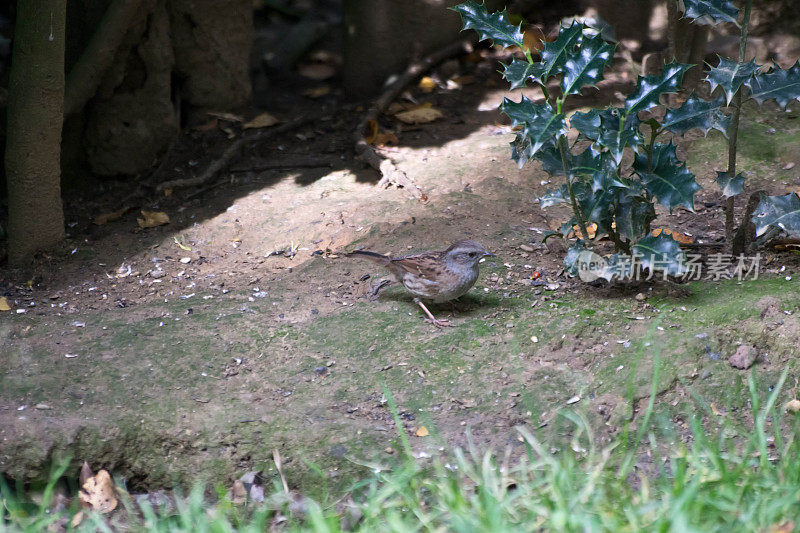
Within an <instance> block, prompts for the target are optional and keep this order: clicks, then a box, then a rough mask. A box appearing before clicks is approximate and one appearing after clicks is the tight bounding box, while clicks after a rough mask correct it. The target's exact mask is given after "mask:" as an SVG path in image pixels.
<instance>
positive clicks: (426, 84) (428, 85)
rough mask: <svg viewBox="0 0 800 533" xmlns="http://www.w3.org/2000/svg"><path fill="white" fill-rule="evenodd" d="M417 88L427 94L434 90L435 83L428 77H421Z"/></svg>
mask: <svg viewBox="0 0 800 533" xmlns="http://www.w3.org/2000/svg"><path fill="white" fill-rule="evenodd" d="M417 87H419V88H420V89H421V90H422V92H424V93H429V92H431V91H433V90H434V89H435V88H436V81H434V79H433V78H431V77H430V76H423V77H422V79H421V80H419V83H418V84H417Z"/></svg>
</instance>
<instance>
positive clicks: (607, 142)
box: [595, 107, 643, 165]
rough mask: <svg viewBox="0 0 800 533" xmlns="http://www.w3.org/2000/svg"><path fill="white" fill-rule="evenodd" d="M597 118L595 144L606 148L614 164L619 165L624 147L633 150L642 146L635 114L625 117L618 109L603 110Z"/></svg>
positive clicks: (638, 121) (638, 122) (637, 119)
mask: <svg viewBox="0 0 800 533" xmlns="http://www.w3.org/2000/svg"><path fill="white" fill-rule="evenodd" d="M599 117H600V124H601V126H600V129H599V136H598V138H597V142H596V143H595V144H596V145H597V146H599V147H602V148H606V149H607V150H608V153H609V154H611V157H612V158H613V159H614V162H615V163H616V164H617V165H619V164H620V162H621V161H622V154H623V152H624V150H625V147H626V146H630V147H632V148H634V149H635V148H636V147H638V146H639V145H640V144H642V142H643V140H642V135H641V133H639V124H640V123H641V121H640V120H639V118H638V117H637V116H636V113H631V114H628V115H627V116H626V115H625V113H624V112H623V111H622V109H620V108H618V107H610V108H608V109H604V110H603V111H601V112H600V113H599Z"/></svg>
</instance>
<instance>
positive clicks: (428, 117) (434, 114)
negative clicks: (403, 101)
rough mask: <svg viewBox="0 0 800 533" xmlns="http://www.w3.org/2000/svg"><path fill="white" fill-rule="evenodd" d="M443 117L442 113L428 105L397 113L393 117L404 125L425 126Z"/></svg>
mask: <svg viewBox="0 0 800 533" xmlns="http://www.w3.org/2000/svg"><path fill="white" fill-rule="evenodd" d="M443 116H444V113H442V112H441V111H439V110H438V109H436V108H435V107H433V106H432V105H430V104H424V105H421V106H418V107H415V108H413V109H409V110H408V111H402V112H400V113H397V114H396V115H395V117H397V118H398V120H401V121H403V122H405V123H406V124H426V123H428V122H433V121H434V120H439V119H440V118H442V117H443Z"/></svg>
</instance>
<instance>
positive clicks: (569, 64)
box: [451, 0, 800, 280]
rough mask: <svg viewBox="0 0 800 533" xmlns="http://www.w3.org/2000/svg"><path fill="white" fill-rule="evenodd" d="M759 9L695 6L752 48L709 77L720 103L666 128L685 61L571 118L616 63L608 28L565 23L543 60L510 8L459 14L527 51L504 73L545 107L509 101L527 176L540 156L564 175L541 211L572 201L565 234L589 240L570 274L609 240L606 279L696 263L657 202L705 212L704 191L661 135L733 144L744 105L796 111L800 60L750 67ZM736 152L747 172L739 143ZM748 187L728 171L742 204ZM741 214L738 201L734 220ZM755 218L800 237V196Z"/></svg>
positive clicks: (760, 210) (691, 101)
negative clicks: (699, 196) (614, 101)
mask: <svg viewBox="0 0 800 533" xmlns="http://www.w3.org/2000/svg"><path fill="white" fill-rule="evenodd" d="M671 1H672V0H671ZM751 1H752V0H746V6H745V11H744V14H743V15H744V16H743V17H740V14H739V9H737V7H736V6H735V5H734V4H733V3H732V2H730V1H727V0H683V5H684V12H683V16H684V17H686V18H688V19H690V20H692V22H694V23H698V24H734V25H736V26H737V27H739V29H740V31H741V35H742V47H741V52H740V57H739V60H733V59H729V58H722V57H721V58H720V60H719V63H718V64H717V65H716V66H714V67H712V68H711V69H710V70H709V72H708V75H707V77H706V78H705V79H706V81H707V82H708V83H709V84H710V88H711V94H712V98H711V99H704V98H701V97H700V96H698V95H697V94H691V95H689V96H688V97H687V98H686V99H685V100H684V101H683V103H681V104H680V106H678V107H675V108H668V109H667V110H666V112H665V113H664V114H663V118H660V119H657V118H655V114H653V113H652V112H649V111H651V110H652V109H653V108H654V107H656V106H659V105H661V97H662V95H665V94H668V93H676V92H678V91H680V90H681V81H682V78H683V75H684V73H686V71H687V70H689V69H690V68H691V67H692V65H688V64H682V63H678V62H675V61H673V62H671V63H669V64H667V65H665V66H664V67H663V69H662V71H661V72H660V73H659V74H656V75H646V76H638V79H637V81H636V84H635V86H634V88H633V90H632V91H631V92H630V94H628V95H627V96H626V98H625V100H624V103H623V104H622V105H619V106H609V107H605V108H598V109H590V110H589V111H585V112H575V113H573V114H572V115H571V116H569V117H567V115H566V113H565V112H564V103H565V102H566V100H567V99H568V98H570V97H571V96H573V95H580V94H581V91H583V89H585V88H587V87H595V86H596V84H597V82H599V81H600V80H602V79H603V73H604V71H605V70H606V69H607V68H609V66H610V65H611V62H612V60H613V57H614V50H615V47H616V44H615V42H614V40H613V31H611V29H610V28H609V27H608V25H607V24H604V23H602V21H597V20H593V21H585V22H579V21H577V20H573V21H572V22H571V23H570V24H568V25H561V26H560V28H559V33H558V37H557V38H556V39H555V40H554V41H552V42H542V43H541V50H540V52H539V53H538V54H537V57H536V58H534V53H533V52H531V50H530V49H529V48H528V47H527V46H526V45H525V44H524V43H523V32H522V29H521V25H520V24H517V25H514V24H512V23H511V22H509V18H508V16H507V13H506V11H505V10H503V11H501V12H496V13H489V12H488V11H487V9H486V6H485V5H484V4H483V3H481V4H479V3H477V2H475V1H473V0H468V1H466V2H464V3H462V4H460V5H458V6H455V7H453V8H451V9H453V10H454V11H457V12H458V13H459V14H460V15H461V18H462V22H463V28H464V30H468V29H471V30H475V31H476V32H477V33H478V36H479V38H480V39H481V40H487V39H488V40H491V41H492V42H493V43H494V44H495V45H499V46H502V47H518V48H519V49H520V50H522V51H523V52H524V55H525V57H524V59H521V58H514V59H512V60H511V62H510V63H509V64H507V65H502V76H503V78H504V79H505V80H506V81H508V82H509V84H510V86H511V89H516V88H519V87H525V86H527V85H529V84H533V85H538V86H539V87H540V88H541V90H542V92H543V94H544V99H543V101H541V102H534V101H532V100H530V99H528V98H526V97H525V96H524V95H523V96H522V98H521V100H520V101H519V102H516V101H514V100H511V99H508V98H506V99H505V100H504V101H503V103H502V105H501V107H500V108H501V110H502V111H503V113H505V114H506V115H508V117H509V118H510V119H511V122H512V125H513V126H514V127H515V129H516V131H517V133H516V137H515V139H514V141H513V142H512V143H511V158H512V159H513V160H514V161H516V162H517V163H518V164H519V165H520V167H522V165H524V164H525V163H526V162H527V161H528V160H530V159H534V160H537V161H539V162H540V163H541V164H542V168H543V169H544V170H545V171H546V172H547V173H549V174H550V175H551V176H553V177H556V176H558V177H563V182H562V184H561V186H560V187H558V188H557V189H555V190H552V191H549V192H547V193H546V194H544V195H543V196H542V197H541V198H540V205H541V207H543V208H546V207H550V206H553V205H557V204H567V205H568V206H570V208H571V209H572V217H571V218H570V220H568V221H567V222H565V223H564V224H563V225H562V227H561V229H560V231H559V232H557V233H560V234H562V235H563V236H564V237H566V236H567V235H568V234H570V233H572V232H575V233H577V234H578V238H577V239H576V242H575V243H574V244H572V246H571V247H570V249H569V251H568V252H567V256H566V258H565V266H566V268H567V270H568V271H569V272H571V273H573V274H574V273H576V268H577V264H576V260H577V258H578V257H579V256H580V255H581V254H580V253H581V252H582V251H584V250H587V249H590V248H592V246H593V244H594V243H595V242H596V241H597V240H598V239H600V238H602V237H608V238H609V239H610V241H611V242H612V243H613V244H614V248H615V253H614V254H612V255H609V256H606V257H604V258H603V260H604V261H606V262H607V265H606V267H605V268H604V269H602V272H603V274H602V275H603V277H606V279H609V280H611V279H615V278H619V277H622V276H624V275H627V273H628V272H629V270H630V269H631V268H632V267H635V266H636V265H632V264H631V261H630V260H627V261H626V260H624V258H626V257H631V255H632V256H633V257H634V258H638V259H636V262H637V263H638V265H639V266H640V267H642V268H648V269H651V270H652V269H656V270H661V271H663V272H666V273H668V274H671V275H677V274H680V273H681V272H682V270H683V268H684V264H685V257H684V254H683V252H682V250H681V248H680V246H679V243H678V242H677V241H676V240H674V239H673V237H672V236H671V235H670V234H669V233H668V232H660V233H659V234H658V235H653V234H651V229H650V225H651V223H652V222H653V221H654V220H655V218H656V211H655V204H656V202H658V203H659V204H661V205H663V206H664V207H666V208H667V209H669V211H670V212H672V210H673V209H675V208H678V207H681V208H684V209H687V210H689V211H694V197H695V194H696V193H697V192H698V191H699V190H700V188H701V187H700V185H699V184H698V183H697V180H696V179H695V176H694V174H692V172H691V171H690V170H689V169H688V168H687V167H686V164H685V163H684V162H683V161H681V160H680V158H679V157H678V155H677V153H676V146H675V144H673V143H672V141H671V140H670V141H669V142H663V141H659V137H661V136H662V135H663V134H664V133H666V132H669V133H672V134H674V135H683V134H684V133H686V132H687V131H689V130H692V129H696V130H700V131H702V132H703V133H704V134H707V133H708V132H709V131H710V130H718V131H719V132H721V133H722V134H723V135H725V136H726V137H730V136H731V135H732V134H734V135H735V129H736V128H738V122H739V121H738V113H739V110H740V109H741V104H742V100H743V99H744V98H747V99H751V100H754V101H755V102H756V103H758V104H759V105H761V104H763V103H764V102H765V101H768V100H772V101H774V102H776V103H777V104H778V105H779V106H780V107H782V108H784V109H785V108H786V106H787V105H788V103H789V102H790V101H792V100H800V63H795V65H794V66H792V67H791V68H789V69H786V70H784V69H781V68H780V67H778V66H774V67H771V68H769V69H763V68H762V66H761V65H757V64H756V63H755V62H754V61H749V62H745V61H744V60H743V59H744V43H746V38H747V24H748V20H749V14H750V2H751ZM740 18H741V19H742V21H741V22H740V21H739V19H740ZM551 79H557V80H558V89H559V90H558V93H557V94H551V93H550V92H549V91H548V86H547V85H548V81H550V80H551ZM554 92H555V91H554ZM714 94H717V96H713V95H714ZM726 111H727V113H726ZM732 117H734V118H735V120H732ZM570 130H576V131H577V137H576V140H575V141H574V142H573V143H572V144H571V145H570V142H569V140H568V137H567V134H568V132H569V131H570ZM731 149H732V150H734V158H733V161H734V165H733V167H732V168H733V169H735V149H736V146H735V137H734V142H733V143H732V145H731ZM626 150H628V151H633V152H634V158H633V160H632V163H630V164H627V163H625V162H624V161H627V160H629V159H630V158H626V159H625V160H623V154H624V153H625V152H626ZM729 170H730V169H729ZM744 179H745V178H744V176H743V175H741V174H736V173H735V172H720V173H719V175H718V177H717V184H718V185H719V187H720V188H721V191H722V194H723V195H724V196H725V197H734V196H736V195H738V194H740V193H741V192H742V190H743V186H744ZM732 205H733V203H732V202H729V207H728V209H729V210H731V212H732V209H733V207H732ZM752 220H753V222H754V224H755V226H756V234H757V235H763V234H765V233H767V232H768V231H769V230H773V232H775V231H783V232H789V233H793V232H798V233H800V198H798V197H797V195H796V194H795V193H790V194H787V195H785V196H765V197H763V198H762V199H761V202H760V203H759V205H758V207H757V208H756V210H755V212H754V214H753V217H752ZM575 228H577V229H575ZM590 228H591V229H593V230H594V232H593V233H594V234H593V235H592V234H590V231H589V229H590ZM548 236H549V235H548ZM545 238H547V237H545Z"/></svg>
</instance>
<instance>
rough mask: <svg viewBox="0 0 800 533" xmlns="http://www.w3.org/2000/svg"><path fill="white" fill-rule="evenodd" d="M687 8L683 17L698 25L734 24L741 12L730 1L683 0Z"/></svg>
mask: <svg viewBox="0 0 800 533" xmlns="http://www.w3.org/2000/svg"><path fill="white" fill-rule="evenodd" d="M683 5H684V7H685V8H686V11H685V12H684V14H683V16H684V17H686V18H690V19H692V22H694V23H696V24H706V25H709V26H713V25H714V24H716V23H718V22H733V23H734V24H737V22H736V17H737V16H738V15H739V10H738V9H736V6H735V5H733V2H730V1H728V0H683Z"/></svg>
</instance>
